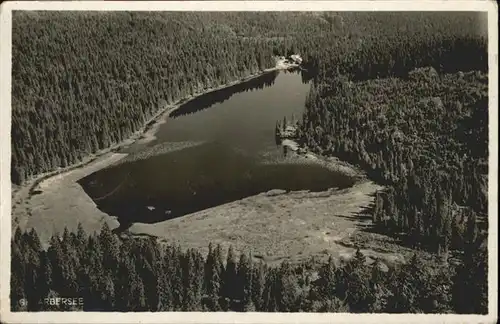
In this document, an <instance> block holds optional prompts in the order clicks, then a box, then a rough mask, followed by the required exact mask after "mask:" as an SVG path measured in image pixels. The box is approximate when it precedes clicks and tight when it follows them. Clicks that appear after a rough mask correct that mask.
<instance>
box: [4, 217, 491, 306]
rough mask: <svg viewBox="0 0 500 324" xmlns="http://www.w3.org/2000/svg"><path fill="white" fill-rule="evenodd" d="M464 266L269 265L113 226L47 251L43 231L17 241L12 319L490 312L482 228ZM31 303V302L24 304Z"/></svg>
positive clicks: (472, 233)
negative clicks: (122, 234)
mask: <svg viewBox="0 0 500 324" xmlns="http://www.w3.org/2000/svg"><path fill="white" fill-rule="evenodd" d="M468 225H469V227H468V231H467V236H466V241H465V246H466V248H465V254H464V255H463V263H462V264H461V265H458V266H455V265H452V264H448V263H444V264H443V263H441V262H435V263H433V265H432V266H429V265H427V264H425V263H423V262H422V260H420V259H419V258H418V256H417V255H414V257H413V258H412V259H411V260H409V262H408V263H407V264H404V265H396V266H391V267H389V269H384V268H383V267H381V263H380V262H379V261H378V260H376V261H375V262H374V263H372V264H371V265H367V264H366V258H365V256H364V255H363V254H362V253H361V252H360V251H359V250H358V251H357V252H356V254H355V255H354V257H353V258H352V259H350V260H347V261H343V262H340V264H339V263H337V262H335V261H334V260H333V259H332V258H331V257H330V258H329V259H328V260H327V261H319V260H315V259H311V260H310V261H308V262H302V263H299V264H291V263H289V262H287V261H284V262H283V263H282V264H281V265H279V266H277V267H270V266H267V265H266V264H264V263H263V262H262V261H258V262H257V261H255V259H254V258H252V255H251V254H248V253H245V252H244V251H242V253H239V256H237V254H238V253H237V252H235V251H234V250H233V249H232V247H229V249H228V250H227V252H226V251H223V250H222V248H221V247H220V246H219V245H218V246H213V245H210V246H209V252H208V255H206V256H204V255H202V254H201V253H200V252H199V251H197V250H193V249H182V247H180V246H172V245H165V244H162V243H158V241H157V240H156V239H153V238H146V239H144V238H130V239H127V240H120V239H119V238H118V237H117V236H116V235H114V234H113V233H112V232H111V230H110V228H109V227H108V226H107V224H104V225H103V228H102V229H101V231H100V233H99V234H95V233H94V234H92V235H88V234H87V233H85V232H84V231H83V229H82V228H81V227H79V229H78V231H77V232H76V233H70V232H68V231H67V230H66V231H64V233H63V234H62V236H61V237H59V236H54V237H52V239H51V243H50V247H49V248H48V249H47V250H46V251H45V250H43V249H42V248H41V245H40V241H39V239H38V235H37V233H36V230H34V229H33V230H30V231H25V232H22V231H21V230H19V229H17V230H16V232H15V234H14V236H13V238H12V254H11V255H12V277H11V287H12V291H11V308H12V310H13V311H51V310H52V311H61V310H74V311H77V310H80V311H81V310H85V311H121V312H123V311H152V312H155V311H236V312H250V311H257V312H351V313H366V312H382V313H440V314H441V313H466V314H469V313H481V314H485V313H487V299H486V298H473V296H474V297H480V296H481V294H484V293H485V292H486V291H487V290H486V288H487V287H485V286H484V282H483V283H482V284H479V283H480V282H481V281H480V280H479V279H478V278H481V276H484V273H485V271H487V266H486V264H485V262H484V260H485V256H484V255H481V254H476V253H475V252H474V251H475V247H474V244H475V242H476V240H475V237H476V236H477V228H475V224H474V223H473V222H470V223H468ZM58 296H64V297H65V298H70V297H75V298H82V300H83V305H79V306H67V307H63V306H51V305H49V304H47V303H45V302H44V298H46V297H58ZM21 299H24V300H25V301H26V302H25V303H20V302H19V301H20V300H21Z"/></svg>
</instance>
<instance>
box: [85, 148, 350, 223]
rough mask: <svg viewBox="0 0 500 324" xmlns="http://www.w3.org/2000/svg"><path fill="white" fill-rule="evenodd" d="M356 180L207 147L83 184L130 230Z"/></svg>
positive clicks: (153, 159)
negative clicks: (276, 192)
mask: <svg viewBox="0 0 500 324" xmlns="http://www.w3.org/2000/svg"><path fill="white" fill-rule="evenodd" d="M352 182H353V181H352V179H350V178H349V177H346V176H343V175H341V174H338V173H335V172H332V171H330V170H327V169H325V168H323V167H321V166H319V165H317V164H298V163H290V164H287V163H281V164H274V163H261V161H260V160H258V159H252V158H249V157H248V156H245V155H242V154H240V153H239V152H238V151H237V150H235V149H233V148H231V147H229V146H228V145H225V144H223V143H216V142H212V143H206V144H203V145H199V146H195V147H188V148H185V149H182V150H179V151H175V152H172V153H169V154H163V155H159V156H155V157H151V158H149V159H146V160H138V161H134V162H131V163H125V164H121V165H117V166H115V167H112V168H108V169H105V170H101V171H98V172H96V173H94V174H92V175H90V176H88V177H86V178H83V179H81V180H80V181H79V183H80V185H82V187H83V188H84V189H85V191H86V192H87V194H88V195H89V196H90V197H91V198H92V199H93V200H94V201H95V202H96V204H97V206H98V208H99V209H100V210H102V211H103V212H105V213H107V214H109V215H113V216H117V217H118V220H119V222H120V224H121V225H122V228H123V227H127V226H128V225H129V224H131V223H134V222H141V223H154V222H158V221H163V220H165V219H170V218H175V217H179V216H183V215H186V214H189V213H193V212H196V211H199V210H203V209H207V208H210V207H214V206H217V205H221V204H224V203H228V202H231V201H234V200H238V199H242V198H244V197H248V196H252V195H255V194H258V193H261V192H267V191H269V190H272V189H283V190H302V189H309V190H311V191H323V190H326V189H328V188H330V187H332V184H335V186H336V187H340V188H345V187H348V186H350V185H352Z"/></svg>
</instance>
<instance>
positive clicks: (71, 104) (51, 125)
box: [11, 11, 487, 185]
mask: <svg viewBox="0 0 500 324" xmlns="http://www.w3.org/2000/svg"><path fill="white" fill-rule="evenodd" d="M410 25H411V28H409V26H410ZM482 28H483V27H482V25H481V20H480V19H478V17H476V16H475V15H474V14H470V13H466V12H465V13H461V12H456V13H445V12H443V13H439V12H438V13H418V12H412V13H391V12H381V13H377V14H373V13H368V12H344V13H342V14H337V13H333V12H324V13H317V12H310V13H308V12H305V13H302V12H279V13H278V12H227V13H223V12H218V13H210V12H206V13H202V12H147V13H145V12H92V11H91V12H65V13H64V14H61V13H60V12H36V11H33V12H26V11H25V12H14V14H13V27H12V57H13V60H12V131H11V134H12V136H11V138H12V139H11V142H12V162H11V166H12V167H11V181H12V183H13V184H16V185H19V184H22V183H23V182H24V181H25V180H27V179H32V178H34V177H36V176H38V175H40V174H43V173H45V172H49V171H53V170H55V169H58V168H61V167H66V166H69V165H72V164H74V163H77V162H79V161H80V160H82V158H83V157H86V156H88V155H89V154H92V153H95V152H97V151H99V150H101V149H105V148H108V147H110V146H111V145H112V144H115V143H118V142H120V141H122V140H124V139H126V138H128V137H129V136H131V135H132V134H133V133H134V132H135V131H137V130H138V129H139V128H140V127H141V126H142V125H144V124H145V123H146V122H147V121H148V120H149V118H151V117H152V116H154V115H155V114H156V113H157V112H158V111H159V110H161V109H162V108H165V105H168V104H173V103H175V102H177V101H179V100H181V99H183V98H186V97H188V96H191V95H192V94H193V93H197V92H200V91H203V90H205V89H208V88H213V87H217V86H220V85H222V84H226V83H228V82H231V81H235V80H239V79H241V78H242V77H245V76H248V75H250V74H253V73H256V72H258V71H261V70H263V69H265V68H270V67H273V66H274V64H275V61H274V58H273V55H288V54H291V53H300V54H301V56H302V57H303V58H304V60H305V64H304V65H305V67H306V68H307V69H309V70H310V72H311V73H315V74H318V75H320V74H321V75H325V74H330V71H329V70H328V69H333V70H335V71H336V72H340V73H343V74H347V73H350V74H354V75H360V74H363V73H365V74H366V73H369V74H371V75H379V74H380V75H383V73H386V72H387V71H388V70H391V68H394V69H399V70H400V72H401V73H404V72H405V71H404V70H405V69H409V68H411V66H419V65H422V64H424V65H430V64H431V63H433V61H436V62H437V61H439V64H444V65H443V69H445V70H450V69H452V70H453V69H457V68H458V69H460V68H464V69H467V70H468V69H471V68H473V67H476V66H480V65H481V64H482V63H481V62H484V61H485V60H486V59H487V55H486V53H485V52H484V48H483V47H484V46H483V47H481V46H479V45H480V44H478V43H477V42H478V40H477V38H474V37H472V36H473V35H471V33H472V34H477V31H478V30H479V31H480V30H482ZM483 29H484V28H483ZM471 31H472V32H471ZM388 33H390V35H389V34H388ZM425 33H427V34H426V36H427V35H429V34H430V35H432V37H431V38H430V39H428V40H427V39H426V38H425V37H421V36H419V35H421V34H425ZM450 33H451V34H453V35H458V36H460V37H459V38H457V37H454V38H453V37H449V35H450ZM382 35H384V39H385V42H384V44H381V43H380V42H378V40H379V38H380V36H382ZM414 38H415V39H418V40H419V42H414ZM421 42H423V43H422V44H420V43H421ZM442 45H445V46H442ZM455 48H458V49H459V50H460V51H465V52H466V54H467V55H471V56H472V57H476V58H477V60H457V59H453V55H452V54H451V53H452V52H454V51H455ZM417 49H418V50H419V51H420V52H417V53H416V50H417ZM481 49H482V50H481ZM402 50H404V52H401V51H402ZM347 54H349V55H347ZM374 54H376V55H377V57H378V60H377V62H378V63H377V64H373V63H372V62H373V60H372V57H373V55H374ZM450 58H451V59H450ZM387 60H393V61H390V62H389V63H390V64H392V65H391V66H389V67H388V66H386V67H385V72H384V71H383V70H384V68H383V65H384V64H387V62H388V61H387ZM403 62H404V63H403ZM379 63H380V64H379ZM461 65H465V66H461ZM361 70H363V71H361ZM320 71H321V72H320ZM381 73H382V74H381Z"/></svg>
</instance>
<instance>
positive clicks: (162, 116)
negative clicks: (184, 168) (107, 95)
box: [11, 65, 295, 216]
mask: <svg viewBox="0 0 500 324" xmlns="http://www.w3.org/2000/svg"><path fill="white" fill-rule="evenodd" d="M293 67H295V65H276V66H275V67H271V68H267V69H264V70H261V71H259V72H257V73H254V74H251V75H248V76H245V77H243V78H240V79H238V80H235V81H232V82H229V83H226V84H223V85H220V86H218V87H212V88H208V89H205V90H203V91H202V92H199V93H195V94H193V95H191V96H187V97H184V98H181V99H179V100H177V101H175V102H174V103H173V104H169V105H166V106H165V107H163V108H160V109H159V111H157V112H156V113H155V114H154V115H153V116H152V117H151V118H149V119H148V120H146V122H145V123H144V124H143V126H142V127H141V128H140V129H138V130H137V131H135V132H134V133H132V135H130V136H129V137H127V138H125V139H123V140H122V141H120V142H118V143H115V144H113V145H112V146H110V147H107V148H105V149H102V150H99V151H97V152H95V153H92V154H89V155H87V156H86V157H84V158H83V159H82V160H81V161H79V162H76V163H74V164H71V165H69V166H66V167H63V168H58V169H56V170H53V171H50V172H46V173H42V174H39V175H37V176H35V177H33V178H32V179H29V180H27V181H26V182H25V183H23V184H21V185H15V186H14V185H12V186H11V188H12V191H11V199H12V203H11V209H12V210H11V216H12V212H13V211H14V210H15V209H16V206H17V205H18V204H20V203H21V202H23V201H24V200H26V199H29V198H30V197H31V196H32V195H33V194H34V193H35V192H36V191H37V188H39V187H40V185H41V184H42V183H43V182H44V181H47V180H49V179H50V178H52V177H55V176H61V175H63V174H65V173H69V172H71V171H74V170H78V169H83V168H85V167H87V166H89V165H91V164H92V163H94V162H97V161H98V160H99V159H100V158H105V157H106V155H108V154H110V153H117V152H118V151H119V150H121V149H123V148H127V147H129V146H131V145H133V144H135V143H141V144H143V143H148V142H150V141H152V140H154V139H155V137H154V134H155V133H156V131H157V130H158V128H159V127H160V126H161V125H162V124H163V123H164V122H165V121H166V118H168V116H169V115H170V114H171V113H172V112H174V111H175V110H177V109H179V107H181V106H182V105H183V104H185V103H187V102H189V101H191V100H193V99H196V98H198V97H200V96H203V95H205V94H208V93H211V92H214V91H219V90H222V89H225V88H229V87H232V86H234V85H237V84H240V83H244V82H247V81H250V80H252V79H255V78H257V77H259V76H262V75H264V74H266V73H270V72H273V71H279V70H284V69H288V68H293ZM120 154H122V157H121V158H124V157H126V156H127V155H128V154H127V153H120ZM115 162H116V161H115ZM109 165H110V164H104V166H102V168H101V169H103V168H106V167H108V166H109Z"/></svg>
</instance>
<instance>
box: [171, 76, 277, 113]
mask: <svg viewBox="0 0 500 324" xmlns="http://www.w3.org/2000/svg"><path fill="white" fill-rule="evenodd" d="M278 74H279V71H271V72H269V73H265V74H263V75H261V76H258V77H256V78H253V79H250V80H248V81H246V82H243V83H238V84H235V85H233V86H231V87H228V88H224V89H221V90H217V91H212V92H209V93H207V94H204V95H203V96H199V97H196V98H194V99H192V100H190V101H188V102H186V103H185V104H183V105H182V106H180V107H179V108H178V109H176V110H175V111H173V112H172V113H171V114H170V117H171V118H176V117H179V116H185V115H189V114H193V113H195V112H198V111H201V110H204V109H208V108H210V107H212V106H213V105H215V104H217V103H222V102H224V101H226V100H228V99H229V98H231V97H232V96H233V95H235V94H237V93H241V92H248V91H254V90H259V89H264V88H265V87H271V86H272V85H273V84H274V82H275V80H276V77H277V76H278Z"/></svg>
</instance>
